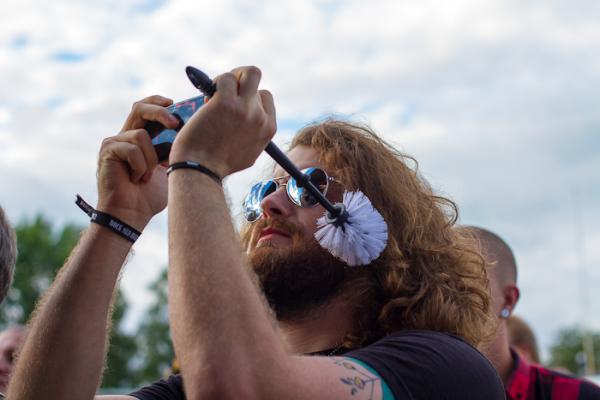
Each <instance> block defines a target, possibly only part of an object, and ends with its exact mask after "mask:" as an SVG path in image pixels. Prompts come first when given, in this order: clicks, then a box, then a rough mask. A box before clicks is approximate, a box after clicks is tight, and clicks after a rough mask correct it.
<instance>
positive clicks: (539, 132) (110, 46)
mask: <svg viewBox="0 0 600 400" xmlns="http://www.w3.org/2000/svg"><path fill="white" fill-rule="evenodd" d="M0 11H1V12H0V90H1V91H2V96H1V97H0V188H1V189H0V204H1V205H2V206H3V207H4V208H5V209H6V210H7V212H8V214H9V216H10V218H11V220H12V221H13V222H15V223H16V222H18V221H21V220H22V219H24V218H31V217H32V216H34V215H35V214H36V213H39V212H41V213H44V214H45V215H47V216H48V217H49V218H51V219H52V220H54V221H55V222H56V223H57V225H60V224H63V223H65V222H75V223H78V224H81V225H84V224H86V221H87V218H86V217H85V215H84V214H83V213H81V212H80V211H79V209H78V208H77V207H76V206H75V205H74V203H73V200H74V195H75V193H80V194H82V195H83V196H84V198H86V199H87V200H88V201H89V202H90V203H92V204H94V203H95V200H96V190H95V181H94V179H95V164H96V158H97V151H98V148H99V145H100V142H101V140H102V138H104V137H107V136H111V135H114V134H116V133H117V132H118V130H119V129H120V127H121V125H122V123H123V121H124V119H125V117H126V115H127V114H128V112H129V110H130V107H131V104H132V103H133V102H134V101H135V100H138V99H140V98H143V97H146V96H148V95H151V94H162V95H165V96H167V97H171V98H173V99H176V100H181V99H185V98H188V97H192V96H194V95H196V92H195V90H194V89H193V88H192V86H191V85H190V83H189V82H188V81H187V78H186V76H185V74H184V68H185V66H186V65H195V66H197V67H200V68H201V69H203V70H205V71H206V72H207V73H209V74H210V75H216V74H218V73H221V72H224V71H227V70H229V69H231V68H233V67H235V66H239V65H249V64H252V65H257V66H259V67H260V68H261V69H262V71H263V81H262V87H263V88H268V89H269V90H271V92H272V93H273V94H274V97H275V100H276V105H277V112H278V124H279V127H280V132H279V134H278V137H277V140H276V141H277V142H278V143H280V144H285V143H286V141H287V140H289V138H290V135H291V133H292V132H293V131H294V130H296V129H298V128H299V127H301V126H302V125H304V124H305V123H307V122H309V121H311V120H313V119H315V118H318V117H320V116H323V115H327V114H330V113H337V114H342V115H344V116H350V117H351V118H353V119H356V120H360V121H365V122H368V123H370V124H371V125H372V126H373V128H374V129H375V130H376V131H378V132H379V133H380V134H381V135H383V136H385V138H387V139H388V140H390V141H392V142H393V143H395V144H396V145H398V146H399V147H400V148H402V149H403V150H404V151H406V152H407V153H409V154H412V155H413V156H415V157H416V158H417V159H418V160H419V162H420V168H421V172H422V174H423V175H424V176H425V177H426V178H427V179H428V180H429V181H430V182H431V183H432V185H433V186H434V187H435V188H436V190H437V191H439V192H441V193H443V194H445V195H447V196H450V197H451V198H452V199H454V200H455V201H456V202H458V204H459V206H460V210H461V219H460V221H461V222H462V223H464V224H473V225H479V226H482V227H486V228H488V229H491V230H493V231H495V232H497V233H499V234H500V235H501V236H502V237H504V238H505V239H506V240H507V241H508V242H509V243H510V244H511V246H512V247H513V249H514V251H515V254H516V257H517V261H518V264H519V284H520V287H521V290H522V300H521V302H520V303H519V305H518V307H517V310H516V311H517V314H520V315H522V316H524V317H525V318H526V319H527V320H529V321H530V322H531V323H532V324H533V327H534V329H535V331H536V333H537V335H538V337H539V339H540V341H541V344H542V347H543V348H544V349H545V348H546V347H547V346H548V345H549V344H550V343H551V342H552V340H553V338H554V336H555V335H556V333H557V331H558V330H559V329H560V328H561V327H564V326H569V325H573V324H577V323H581V322H582V321H585V323H586V324H587V325H588V326H591V327H594V328H597V329H600V301H598V300H597V299H598V298H600V269H599V268H598V266H599V265H600V206H599V204H600V132H599V131H600V108H599V107H598V90H599V89H600V51H598V48H599V46H600V24H599V23H598V18H599V17H600V3H598V2H597V1H596V0H589V1H588V0H577V1H575V2H573V1H566V0H565V1H562V0H550V1H545V2H536V1H523V0H488V1H485V2H473V1H464V0H452V1H431V0H418V1H417V0H415V1H398V0H389V1H386V0H375V1H368V2H367V1H358V0H351V1H336V0H310V1H308V0H307V1H298V2H280V1H275V0H265V1H262V2H260V3H257V2H253V1H245V0H219V1H216V0H214V1H213V0H205V1H202V2H194V1H173V2H168V1H162V0H118V1H117V0H104V1H95V0H89V1H80V2H73V1H70V0H55V1H52V2H41V1H37V0H35V1H34V0H21V1H19V2H18V3H17V2H16V1H12V0H6V1H2V5H0ZM264 162H265V160H264V159H262V160H261V161H259V163H258V164H259V165H264ZM259 170H260V167H259V166H257V167H254V168H252V169H250V170H248V171H244V172H242V173H239V174H237V175H235V176H233V177H231V178H230V179H229V181H228V185H227V186H228V190H229V194H230V197H231V199H232V204H234V205H237V204H239V203H240V201H241V198H242V197H243V194H244V192H245V191H246V189H247V187H248V185H250V183H251V182H252V181H253V179H254V177H255V176H256V175H257V173H258V171H259ZM135 248H136V255H135V257H134V259H133V260H132V261H131V262H130V264H129V265H128V266H127V268H126V271H125V274H124V277H123V281H122V286H123V288H124V289H125V291H126V293H127V296H128V298H129V300H130V301H131V302H132V303H133V304H134V313H133V314H132V315H131V316H130V325H131V326H134V325H135V323H136V322H137V321H138V320H139V318H140V316H141V313H142V312H143V310H144V307H145V306H146V305H147V304H148V299H149V296H148V294H147V293H146V292H145V290H144V287H145V286H146V285H147V284H148V283H149V281H151V280H152V279H154V277H155V276H156V275H157V273H158V272H159V270H160V268H161V267H164V266H165V265H166V260H167V249H166V213H163V214H161V215H160V216H158V217H157V218H156V220H155V221H153V222H152V223H151V225H150V226H148V227H147V228H146V231H145V232H144V235H143V237H142V238H141V239H140V240H139V242H138V243H137V244H136V246H135Z"/></svg>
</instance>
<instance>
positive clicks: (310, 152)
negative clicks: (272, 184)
mask: <svg viewBox="0 0 600 400" xmlns="http://www.w3.org/2000/svg"><path fill="white" fill-rule="evenodd" d="M287 156H288V158H289V159H290V160H291V161H292V163H293V164H294V165H295V166H296V167H297V168H298V169H300V170H303V169H305V168H308V167H319V168H321V169H324V170H326V169H327V168H325V165H323V163H322V162H321V160H320V158H319V156H318V154H317V152H316V151H315V150H314V149H313V148H311V147H308V146H296V147H294V148H292V149H290V151H288V152H287ZM271 174H272V177H280V176H287V175H289V174H288V173H287V172H286V171H285V170H284V169H283V168H281V166H280V165H278V164H275V165H274V167H273V169H272V172H271Z"/></svg>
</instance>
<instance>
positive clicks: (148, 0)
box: [132, 0, 165, 14]
mask: <svg viewBox="0 0 600 400" xmlns="http://www.w3.org/2000/svg"><path fill="white" fill-rule="evenodd" d="M164 3H165V0H141V1H139V2H137V4H135V5H134V6H133V8H132V11H133V13H134V14H137V13H142V14H151V13H153V12H155V11H156V10H158V9H159V8H161V7H162V6H163V4H164Z"/></svg>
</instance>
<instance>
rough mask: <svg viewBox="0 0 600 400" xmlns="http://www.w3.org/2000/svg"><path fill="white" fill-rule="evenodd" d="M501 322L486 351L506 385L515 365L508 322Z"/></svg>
mask: <svg viewBox="0 0 600 400" xmlns="http://www.w3.org/2000/svg"><path fill="white" fill-rule="evenodd" d="M499 324H500V325H499V326H498V330H497V332H496V336H495V337H494V338H493V339H492V341H491V342H490V344H489V345H488V347H487V349H486V350H485V351H484V353H485V355H486V356H487V358H488V359H489V360H490V362H491V363H492V365H493V366H494V368H496V371H497V372H498V375H500V378H501V379H502V382H503V383H504V386H506V384H507V383H508V381H509V379H510V377H511V375H512V373H513V369H514V367H515V366H514V360H513V358H512V354H511V352H510V345H509V343H508V332H507V331H506V324H505V323H503V322H500V323H499Z"/></svg>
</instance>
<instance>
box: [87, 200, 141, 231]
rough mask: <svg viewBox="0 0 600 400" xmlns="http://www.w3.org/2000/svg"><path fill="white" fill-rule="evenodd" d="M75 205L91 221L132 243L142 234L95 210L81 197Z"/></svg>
mask: <svg viewBox="0 0 600 400" xmlns="http://www.w3.org/2000/svg"><path fill="white" fill-rule="evenodd" d="M75 204H77V206H78V207H79V208H81V209H82V210H83V211H84V212H85V213H86V214H87V215H89V216H90V221H92V222H94V223H96V224H98V225H102V226H105V227H107V228H109V229H110V230H112V231H113V232H115V233H116V234H118V235H120V236H122V237H124V238H125V239H127V240H129V241H130V242H131V243H135V241H136V240H137V239H138V238H139V237H140V235H141V234H142V233H141V232H140V231H138V230H137V229H135V228H133V227H132V226H130V225H127V224H126V223H125V222H123V221H121V220H120V219H118V218H115V217H113V216H112V215H110V214H107V213H103V212H102V211H98V210H94V207H92V206H90V205H89V204H88V203H86V202H85V200H83V198H82V197H81V196H80V195H77V199H76V200H75Z"/></svg>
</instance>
